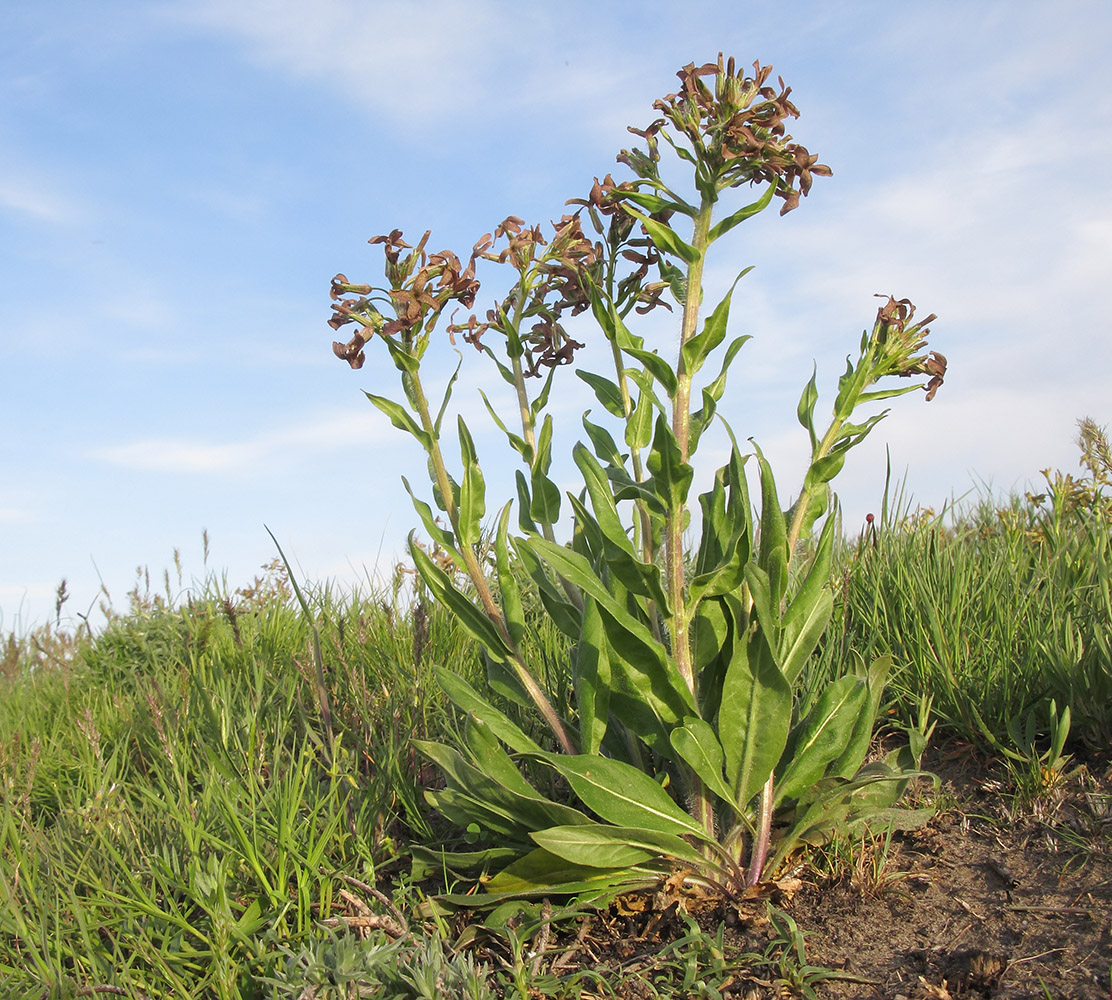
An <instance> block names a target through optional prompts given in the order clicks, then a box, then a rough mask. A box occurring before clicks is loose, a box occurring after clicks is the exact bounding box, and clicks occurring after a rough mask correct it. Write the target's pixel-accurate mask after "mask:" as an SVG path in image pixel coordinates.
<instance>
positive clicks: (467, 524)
mask: <svg viewBox="0 0 1112 1000" xmlns="http://www.w3.org/2000/svg"><path fill="white" fill-rule="evenodd" d="M457 426H458V429H459V447H460V455H461V457H462V459H463V482H462V483H461V484H460V491H459V533H460V542H461V543H463V544H464V545H478V544H479V538H480V537H481V534H482V521H483V516H484V515H485V514H486V483H485V482H484V481H483V473H482V470H481V469H480V468H479V459H478V456H477V455H476V454H475V442H474V441H473V440H472V439H471V432H470V431H469V430H468V429H467V424H465V423H464V422H463V417H460V418H459V421H458V424H457Z"/></svg>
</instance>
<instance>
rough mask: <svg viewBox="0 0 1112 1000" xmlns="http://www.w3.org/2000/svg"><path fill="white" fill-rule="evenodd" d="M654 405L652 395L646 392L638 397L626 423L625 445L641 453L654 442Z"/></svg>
mask: <svg viewBox="0 0 1112 1000" xmlns="http://www.w3.org/2000/svg"><path fill="white" fill-rule="evenodd" d="M652 436H653V403H652V396H651V394H649V393H647V392H645V391H644V390H642V391H641V393H640V394H639V395H638V397H637V404H636V406H634V408H633V413H632V414H630V416H629V419H628V420H627V421H626V428H625V443H626V444H627V445H629V447H630V448H633V449H634V450H636V451H640V450H641V449H642V448H644V447H645V446H646V445H648V443H649V442H650V441H651V440H652Z"/></svg>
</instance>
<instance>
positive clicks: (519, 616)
mask: <svg viewBox="0 0 1112 1000" xmlns="http://www.w3.org/2000/svg"><path fill="white" fill-rule="evenodd" d="M509 524H510V504H506V506H505V507H503V508H502V513H501V515H500V516H499V518H498V533H497V535H496V536H495V540H494V557H495V565H496V566H497V568H498V591H499V593H500V594H501V595H502V617H503V619H504V620H505V622H506V629H507V630H508V631H509V633H510V639H511V640H512V641H513V642H514V643H515V644H520V642H521V640H522V638H523V637H524V636H525V612H524V610H523V609H522V605H521V590H520V588H519V587H518V585H517V577H516V576H515V575H514V571H513V566H512V564H511V562H510V546H509V543H508V541H507V539H508V537H509Z"/></svg>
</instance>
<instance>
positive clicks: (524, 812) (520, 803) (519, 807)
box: [413, 740, 589, 835]
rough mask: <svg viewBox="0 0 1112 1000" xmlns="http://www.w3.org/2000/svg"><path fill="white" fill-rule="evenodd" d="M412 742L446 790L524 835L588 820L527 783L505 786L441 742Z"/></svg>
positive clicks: (577, 811) (575, 810)
mask: <svg viewBox="0 0 1112 1000" xmlns="http://www.w3.org/2000/svg"><path fill="white" fill-rule="evenodd" d="M413 745H414V746H415V747H416V748H417V749H418V750H419V751H420V752H421V753H422V754H423V755H424V756H426V757H427V758H428V759H429V760H431V761H432V762H433V763H434V764H436V766H437V767H439V768H440V770H441V771H442V772H443V773H444V776H445V779H446V780H447V782H448V787H449V789H450V790H452V791H455V792H458V793H459V794H461V795H464V796H467V797H468V798H469V799H471V800H473V801H476V802H479V803H481V804H482V807H483V813H484V815H488V814H489V813H494V814H496V815H497V816H499V817H501V819H502V821H503V824H504V825H506V826H508V827H509V828H510V829H512V830H513V831H514V832H518V833H520V834H522V835H527V834H528V832H529V831H530V830H536V829H543V828H544V827H547V826H554V825H573V824H576V823H583V822H589V820H588V819H587V817H586V816H585V815H584V814H583V813H581V812H579V810H577V809H571V808H569V807H568V806H562V805H559V804H557V803H555V802H550V801H549V800H548V799H545V798H543V797H542V796H540V795H539V794H538V793H537V792H536V790H534V789H532V788H529V787H528V785H526V788H528V791H527V792H526V793H524V794H523V793H522V792H519V791H516V790H513V789H510V788H507V787H506V786H505V785H503V784H502V783H501V782H499V781H497V780H496V779H495V778H494V777H492V776H491V775H490V774H487V773H485V772H484V771H482V770H480V769H479V768H477V767H475V766H473V765H471V764H469V763H467V761H466V760H464V758H463V756H462V755H461V754H460V753H458V752H457V751H456V750H453V749H452V748H451V747H448V746H445V745H444V744H442V743H434V742H431V741H429V740H414V741H413ZM519 777H520V776H519Z"/></svg>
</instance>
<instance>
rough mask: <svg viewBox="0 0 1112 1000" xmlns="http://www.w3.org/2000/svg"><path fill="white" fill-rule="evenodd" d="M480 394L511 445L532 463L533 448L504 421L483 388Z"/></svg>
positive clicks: (526, 460)
mask: <svg viewBox="0 0 1112 1000" xmlns="http://www.w3.org/2000/svg"><path fill="white" fill-rule="evenodd" d="M479 395H480V396H482V397H483V403H484V405H485V406H486V408H487V413H489V414H490V419H491V420H493V421H494V423H495V424H496V425H497V427H498V429H499V430H500V431H501V432H502V433H503V434H505V435H506V440H507V441H509V442H510V447H511V448H513V450H514V451H516V452H517V453H518V454H519V455H520V456H521V457H522V458H523V459H524V460H525V462H526V463H527V464H532V461H533V449H532V448H530V447H529V445H528V444H526V443H525V439H524V438H522V437H521V435H520V434H515V433H514V432H513V431H511V430H510V429H509V428H508V427H507V426H506V425H505V424H504V423H503V422H502V418H501V417H500V416H498V413H497V411H496V410H495V409H494V406H493V405H492V404H491V401H490V400H489V399H488V398H487V394H486V393H485V392H483V390H482V389H480V390H479Z"/></svg>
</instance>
